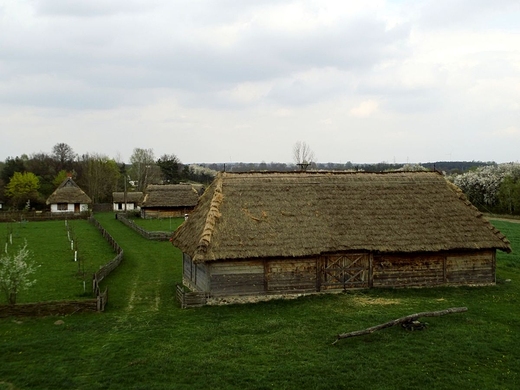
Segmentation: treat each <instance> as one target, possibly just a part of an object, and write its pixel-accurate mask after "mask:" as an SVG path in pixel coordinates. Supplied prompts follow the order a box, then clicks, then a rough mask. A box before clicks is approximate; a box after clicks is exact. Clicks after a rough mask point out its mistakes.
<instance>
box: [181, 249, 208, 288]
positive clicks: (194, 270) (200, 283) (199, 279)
mask: <svg viewBox="0 0 520 390" xmlns="http://www.w3.org/2000/svg"><path fill="white" fill-rule="evenodd" d="M182 267H183V282H184V284H185V285H186V286H188V287H189V288H191V289H192V290H195V291H209V272H208V268H209V267H208V266H207V264H206V263H199V264H196V263H194V262H193V261H192V260H191V257H190V256H188V255H187V254H186V253H184V254H183V255H182Z"/></svg>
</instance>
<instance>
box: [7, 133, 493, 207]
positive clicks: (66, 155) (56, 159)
mask: <svg viewBox="0 0 520 390" xmlns="http://www.w3.org/2000/svg"><path fill="white" fill-rule="evenodd" d="M297 145H298V146H299V147H301V149H298V148H295V151H296V152H298V153H296V154H298V155H297V156H296V155H295V161H303V162H305V161H313V160H312V152H311V151H310V149H306V148H307V145H305V144H303V143H301V144H297ZM305 157H309V158H308V160H307V159H306V158H305ZM308 165H309V166H308V168H307V169H308V170H323V171H365V172H383V171H389V170H398V169H401V170H409V171H410V170H424V169H429V170H437V171H441V172H443V173H446V175H448V176H449V175H451V176H454V175H455V176H456V175H461V174H465V173H466V172H472V171H474V170H478V169H480V168H482V167H484V166H497V164H495V163H494V162H482V161H440V162H435V163H425V164H397V163H386V162H380V163H376V164H356V163H352V162H347V163H332V162H329V163H316V162H312V163H310V164H308ZM297 170H300V167H299V166H298V164H296V163H293V164H291V163H277V162H270V163H266V162H261V163H245V162H236V163H198V164H183V163H182V162H181V161H180V160H179V159H178V158H177V156H176V155H174V154H165V155H162V156H160V157H159V158H157V157H156V156H155V155H154V153H153V150H152V149H140V148H135V149H134V151H133V153H132V156H131V157H130V163H124V162H121V161H116V160H114V159H113V158H110V157H108V156H106V155H102V154H96V153H93V154H84V155H78V154H76V153H75V152H74V150H73V149H72V147H70V146H69V145H67V144H64V143H58V144H56V145H55V146H54V147H53V149H52V151H51V153H45V152H39V153H33V154H31V155H26V154H24V155H22V156H16V157H8V158H7V159H6V160H5V161H3V162H1V161H0V210H20V209H27V210H28V209H33V210H44V209H46V207H47V206H46V199H47V198H48V197H49V195H50V194H51V193H52V192H53V191H54V190H55V189H56V188H57V187H58V186H59V185H60V184H61V183H62V182H63V181H64V180H65V179H66V178H67V176H69V175H70V176H71V177H72V178H73V180H74V181H75V182H76V183H77V184H78V185H79V186H80V187H81V188H82V189H83V190H84V191H85V192H86V193H87V195H88V196H89V197H90V198H91V199H92V201H93V203H111V202H112V194H113V192H116V191H124V190H127V191H145V190H146V187H147V186H148V185H149V184H175V183H180V182H198V183H202V184H205V185H208V184H209V183H211V182H212V181H213V178H214V177H215V175H216V173H217V172H223V171H227V172H248V171H273V172H287V171H297Z"/></svg>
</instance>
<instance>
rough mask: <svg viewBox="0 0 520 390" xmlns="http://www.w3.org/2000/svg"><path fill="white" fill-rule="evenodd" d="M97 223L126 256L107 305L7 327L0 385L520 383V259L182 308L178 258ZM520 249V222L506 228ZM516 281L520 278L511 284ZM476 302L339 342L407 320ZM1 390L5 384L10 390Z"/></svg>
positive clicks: (161, 245)
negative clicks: (445, 279)
mask: <svg viewBox="0 0 520 390" xmlns="http://www.w3.org/2000/svg"><path fill="white" fill-rule="evenodd" d="M98 219H99V220H100V221H101V222H102V223H103V225H104V226H105V227H106V228H107V229H108V230H109V231H110V233H111V234H112V235H113V236H114V238H115V239H116V240H117V241H118V242H119V244H120V245H121V246H122V247H123V249H124V250H125V259H124V261H123V263H122V265H121V267H120V268H118V269H117V270H116V271H115V272H114V274H112V275H111V276H110V277H109V278H108V280H107V282H106V284H107V285H108V286H109V289H110V293H109V294H110V298H109V304H108V306H107V311H106V312H105V313H102V314H76V315H71V316H67V317H60V319H63V320H64V322H65V324H64V325H54V322H55V321H56V320H57V319H58V317H48V318H38V319H4V320H0V345H1V346H2V349H1V352H0V356H1V357H0V389H2V388H6V389H7V388H11V387H10V386H11V385H12V386H13V387H12V388H20V389H30V388H34V389H56V388H60V389H63V388H73V389H171V388H175V389H207V388H211V389H226V388H234V389H244V388H248V389H345V388H353V389H358V388H359V389H365V388H366V389H417V388H428V389H429V388H433V389H464V388H477V389H514V388H518V385H519V383H520V365H519V363H518V362H520V348H519V347H520V336H519V335H520V313H519V310H518V304H519V299H518V297H519V293H520V284H519V283H520V267H519V264H520V263H519V260H520V259H519V255H518V254H517V253H516V252H514V253H512V254H502V253H499V255H498V270H497V278H498V283H497V285H496V286H491V287H475V288H471V287H460V288H436V289H395V290H391V289H389V290H367V291H359V292H353V293H348V294H336V295H320V296H312V297H303V298H299V299H296V300H287V301H271V302H265V303H259V304H247V305H231V306H221V307H203V308H197V309H185V310H181V309H180V308H179V306H178V304H177V303H176V302H175V301H174V291H175V290H174V289H175V283H177V282H180V280H181V260H180V253H179V252H178V250H176V249H175V248H174V247H172V246H171V244H170V243H169V242H152V241H146V240H144V239H143V238H141V237H140V236H139V235H137V234H136V233H134V232H133V231H132V230H130V229H128V228H127V227H126V226H124V225H123V224H121V223H120V222H118V221H116V220H115V219H114V218H113V215H110V214H103V215H99V216H98ZM497 226H499V228H500V229H501V230H502V231H503V232H504V233H506V234H507V235H508V237H509V239H510V240H511V241H512V243H513V248H514V249H516V251H517V252H519V253H520V242H517V239H516V237H520V225H517V224H513V223H508V222H504V223H502V222H500V223H497ZM506 279H511V281H510V282H508V281H506ZM454 306H467V307H468V308H469V310H468V312H466V313H461V314H452V315H448V316H444V317H439V318H428V319H426V321H427V322H428V323H429V326H428V329H427V330H424V331H415V332H407V331H405V330H403V329H401V328H400V327H393V328H389V329H385V330H382V331H379V332H376V333H374V334H371V335H366V336H362V337H356V338H352V339H346V340H340V341H339V342H338V343H337V344H336V345H334V346H333V345H331V343H332V342H333V341H334V340H335V335H336V334H338V333H343V332H348V331H353V330H359V329H363V328H366V327H369V326H373V325H376V324H379V323H383V322H386V321H388V320H391V319H394V318H398V317H401V316H404V315H408V314H412V313H416V312H420V311H428V310H441V309H445V308H447V307H454ZM2 386H3V387H2Z"/></svg>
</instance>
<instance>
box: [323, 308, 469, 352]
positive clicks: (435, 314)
mask: <svg viewBox="0 0 520 390" xmlns="http://www.w3.org/2000/svg"><path fill="white" fill-rule="evenodd" d="M465 311H468V308H467V307H452V308H449V309H446V310H440V311H426V312H422V313H416V314H411V315H409V316H406V317H401V318H397V319H395V320H392V321H389V322H385V323H384V324H380V325H376V326H372V327H371V328H367V329H363V330H356V331H355V332H349V333H342V334H339V335H338V336H337V338H336V341H334V342H333V343H332V344H333V345H334V344H336V343H337V342H338V341H339V340H341V339H346V338H349V337H355V336H362V335H365V334H370V333H373V332H375V331H376V330H381V329H385V328H389V327H391V326H395V325H398V324H405V323H411V322H413V321H416V320H417V319H418V318H420V317H440V316H443V315H445V314H452V313H462V312H465Z"/></svg>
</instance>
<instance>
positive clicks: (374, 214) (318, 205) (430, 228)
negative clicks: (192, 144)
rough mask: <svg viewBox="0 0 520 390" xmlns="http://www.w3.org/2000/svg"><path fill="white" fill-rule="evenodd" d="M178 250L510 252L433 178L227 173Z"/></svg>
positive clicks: (220, 254)
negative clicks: (484, 250) (490, 250)
mask: <svg viewBox="0 0 520 390" xmlns="http://www.w3.org/2000/svg"><path fill="white" fill-rule="evenodd" d="M172 242H173V244H174V245H176V246H177V247H179V248H180V249H181V250H182V251H183V252H185V253H187V254H189V255H190V256H191V257H192V259H193V260H194V261H196V262H201V261H208V260H218V259H246V258H261V257H296V256H313V255H319V254H321V253H331V252H337V251H376V252H377V251H379V252H424V251H425V252H437V251H447V250H474V249H501V250H504V251H510V250H511V248H510V245H509V241H507V239H506V238H505V237H504V236H503V235H502V234H501V233H500V232H499V231H498V230H496V229H495V228H494V227H493V226H492V225H491V224H490V223H489V222H487V221H486V220H485V219H483V218H482V215H481V213H480V212H478V210H477V209H476V208H475V207H473V206H472V205H471V204H470V203H469V201H467V199H466V198H465V196H464V195H463V194H462V192H461V191H460V190H459V189H458V188H457V187H455V186H454V185H453V184H451V183H449V182H448V181H446V180H445V179H444V177H443V176H442V175H440V174H438V173H435V172H399V173H398V172H392V173H356V172H354V173H343V172H342V173H331V172H292V173H243V174H238V173H220V174H219V175H218V176H217V178H216V179H215V181H214V182H213V183H212V185H211V186H210V187H209V188H208V189H207V190H206V192H205V193H204V195H203V196H202V197H201V199H200V202H199V205H198V206H197V208H196V209H195V210H194V211H193V213H192V214H191V215H190V217H189V219H188V220H187V221H186V222H184V223H183V224H182V225H181V226H180V227H179V229H178V230H177V231H176V232H175V234H174V235H173V237H172Z"/></svg>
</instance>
